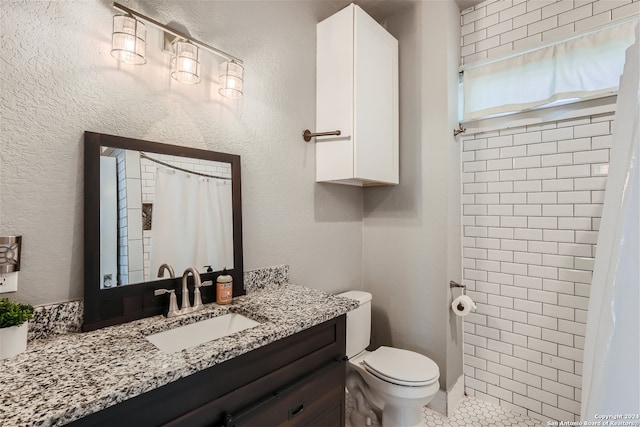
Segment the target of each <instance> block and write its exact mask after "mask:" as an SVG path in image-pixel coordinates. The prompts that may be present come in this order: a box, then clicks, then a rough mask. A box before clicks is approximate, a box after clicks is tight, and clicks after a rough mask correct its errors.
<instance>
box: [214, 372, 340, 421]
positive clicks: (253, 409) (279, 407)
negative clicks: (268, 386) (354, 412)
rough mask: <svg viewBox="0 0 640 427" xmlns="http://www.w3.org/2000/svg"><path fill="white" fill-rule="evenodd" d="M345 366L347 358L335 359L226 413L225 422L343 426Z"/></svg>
mask: <svg viewBox="0 0 640 427" xmlns="http://www.w3.org/2000/svg"><path fill="white" fill-rule="evenodd" d="M345 369H346V366H345V361H344V360H338V361H335V362H333V363H331V364H329V365H327V366H325V367H324V368H322V369H320V370H318V371H316V372H314V373H313V374H311V375H309V376H307V377H305V378H303V379H301V380H299V381H297V382H295V383H293V384H291V385H289V386H288V387H286V388H284V389H282V390H277V391H275V392H274V393H272V394H270V395H268V396H266V397H265V398H264V399H262V400H260V401H258V402H255V403H253V404H252V405H250V406H249V407H246V408H244V409H242V410H240V411H239V412H237V413H234V414H229V415H227V417H226V419H225V422H224V424H223V426H224V427H252V426H257V425H269V426H283V427H284V426H287V427H293V426H311V425H318V426H322V427H332V426H335V427H338V426H341V425H342V418H343V416H344V415H342V414H343V413H344V397H345V396H344V390H345ZM239 391H240V390H239Z"/></svg>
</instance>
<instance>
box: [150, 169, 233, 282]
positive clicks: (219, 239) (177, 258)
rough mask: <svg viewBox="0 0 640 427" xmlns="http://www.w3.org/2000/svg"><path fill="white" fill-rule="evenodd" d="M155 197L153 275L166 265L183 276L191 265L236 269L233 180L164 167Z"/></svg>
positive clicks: (158, 172)
mask: <svg viewBox="0 0 640 427" xmlns="http://www.w3.org/2000/svg"><path fill="white" fill-rule="evenodd" d="M154 197H155V201H154V205H153V217H152V218H153V219H152V237H151V263H150V268H151V271H150V277H152V278H156V277H157V274H158V268H159V267H160V265H162V264H163V263H167V264H170V265H171V266H172V267H173V269H174V270H175V272H176V275H177V276H179V275H181V274H182V272H183V271H184V270H185V269H186V268H188V267H194V268H195V269H196V270H198V271H200V272H203V271H205V269H204V268H203V266H205V265H211V267H212V268H213V270H214V271H218V270H222V269H223V268H225V267H226V268H233V217H232V202H231V182H230V181H227V180H221V179H215V178H206V177H202V176H198V175H192V174H187V173H183V172H179V171H175V170H173V169H168V168H164V167H161V166H158V168H157V169H156V189H155V196H154ZM176 242H178V243H177V244H176Z"/></svg>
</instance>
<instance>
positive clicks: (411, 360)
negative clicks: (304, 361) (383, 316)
mask: <svg viewBox="0 0 640 427" xmlns="http://www.w3.org/2000/svg"><path fill="white" fill-rule="evenodd" d="M337 296H340V297H345V298H350V299H353V300H356V301H358V302H359V303H360V305H359V307H358V308H356V309H355V310H352V311H350V312H349V313H347V358H348V359H349V363H348V364H347V390H348V391H349V394H350V395H351V396H352V397H353V399H354V400H355V408H354V410H353V411H352V412H351V424H352V425H353V426H354V427H360V426H370V425H380V424H382V426H383V427H404V426H421V425H424V424H421V420H422V407H423V406H424V405H426V404H427V403H429V401H431V399H432V398H433V397H434V396H435V394H436V393H437V392H438V390H439V389H440V383H439V382H438V378H439V376H440V370H439V369H438V365H436V363H435V362H434V361H433V360H431V359H429V358H428V357H426V356H424V355H422V354H419V353H416V352H413V351H409V350H402V349H399V348H393V347H385V346H383V347H380V348H378V349H377V350H375V351H372V352H370V351H367V350H366V348H367V346H368V345H369V343H370V339H371V294H370V293H368V292H362V291H348V292H344V293H341V294H338V295H337Z"/></svg>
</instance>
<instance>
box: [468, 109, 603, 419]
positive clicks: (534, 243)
mask: <svg viewBox="0 0 640 427" xmlns="http://www.w3.org/2000/svg"><path fill="white" fill-rule="evenodd" d="M612 121H613V114H602V115H598V116H591V117H584V118H580V119H574V120H568V121H558V122H547V123H544V124H541V125H535V126H526V127H519V128H511V129H507V130H503V131H495V132H490V133H483V134H476V135H469V136H465V137H464V138H462V139H461V143H462V144H463V147H462V150H463V200H462V203H463V229H464V230H463V232H464V234H463V236H464V237H463V239H464V240H463V263H464V276H463V277H464V283H465V285H466V286H467V289H468V294H469V295H470V296H471V297H472V298H473V299H474V300H475V301H476V303H477V306H478V309H477V311H476V312H475V313H471V314H469V315H468V316H467V317H466V318H465V333H464V342H465V356H464V363H465V367H464V368H465V386H466V392H467V394H468V395H470V396H475V397H477V398H481V399H484V400H488V401H491V402H494V403H496V404H499V405H500V406H502V407H505V408H507V409H509V410H512V411H515V412H519V413H523V414H526V415H529V416H531V417H534V418H538V419H541V420H548V419H553V420H558V421H577V420H578V416H579V413H580V392H581V373H582V353H583V348H584V335H585V329H586V320H587V311H586V310H587V305H588V299H589V288H590V283H591V275H592V270H593V262H594V257H595V250H596V241H597V234H598V227H599V225H600V215H601V212H602V203H603V198H604V189H605V183H606V177H607V173H608V168H609V166H608V162H609V149H610V147H611V140H612V137H611V129H612Z"/></svg>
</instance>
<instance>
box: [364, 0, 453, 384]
mask: <svg viewBox="0 0 640 427" xmlns="http://www.w3.org/2000/svg"><path fill="white" fill-rule="evenodd" d="M458 19H459V11H458V9H457V6H456V5H455V3H454V2H453V1H442V2H418V3H416V4H415V6H414V8H412V9H409V10H403V11H400V12H398V13H396V14H395V15H393V16H391V17H389V19H388V20H387V28H388V29H389V31H390V32H391V33H392V34H393V35H394V36H396V37H397V38H398V40H399V46H400V54H399V58H400V185H398V186H396V187H386V188H368V189H366V190H365V196H364V206H365V207H364V215H365V218H364V228H363V234H364V237H363V241H364V246H363V247H364V249H363V259H364V288H365V289H366V290H368V291H370V292H372V293H373V309H374V312H373V319H372V320H373V345H374V346H378V345H393V346H397V347H400V348H406V349H410V350H414V351H418V352H420V353H422V354H425V355H427V356H429V357H430V358H432V359H433V360H434V361H435V362H436V363H437V364H438V366H439V368H440V387H441V388H442V389H444V390H451V388H452V387H453V385H454V383H455V382H456V380H457V379H458V378H459V377H460V376H461V374H462V369H461V362H462V337H461V334H462V332H461V331H462V328H461V322H460V321H459V320H457V319H456V318H455V315H454V314H453V313H452V312H451V310H449V309H448V307H449V304H450V301H451V299H450V295H451V293H450V290H449V280H456V281H460V280H461V277H460V271H461V259H460V243H459V242H460V234H459V226H460V223H459V219H460V187H459V179H460V177H459V168H460V166H459V165H460V158H459V150H458V144H457V143H456V141H455V140H454V139H453V136H452V133H451V130H452V129H453V128H455V127H457V121H456V113H455V112H456V108H457V99H456V97H455V94H456V87H457V73H456V71H457V67H458V61H459V58H458V46H459V35H458V30H459V27H458V25H457V22H458ZM460 394H461V393H460Z"/></svg>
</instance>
